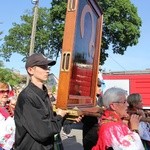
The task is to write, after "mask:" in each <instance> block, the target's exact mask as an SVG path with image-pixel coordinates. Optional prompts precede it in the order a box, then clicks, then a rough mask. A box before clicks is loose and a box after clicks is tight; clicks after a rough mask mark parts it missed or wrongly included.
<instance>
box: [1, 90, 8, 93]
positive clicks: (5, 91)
mask: <svg viewBox="0 0 150 150" xmlns="http://www.w3.org/2000/svg"><path fill="white" fill-rule="evenodd" d="M4 93H7V94H8V93H9V90H0V94H4Z"/></svg>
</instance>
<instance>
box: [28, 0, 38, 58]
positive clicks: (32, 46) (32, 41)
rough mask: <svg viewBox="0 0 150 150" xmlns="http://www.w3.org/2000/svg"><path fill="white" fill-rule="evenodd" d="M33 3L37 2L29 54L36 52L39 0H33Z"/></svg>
mask: <svg viewBox="0 0 150 150" xmlns="http://www.w3.org/2000/svg"><path fill="white" fill-rule="evenodd" d="M32 3H33V4H35V6H34V15H33V23H32V33H31V41H30V51H29V55H31V54H33V53H34V44H35V34H36V25H37V19H38V5H39V0H32Z"/></svg>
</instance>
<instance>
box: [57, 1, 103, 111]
mask: <svg viewBox="0 0 150 150" xmlns="http://www.w3.org/2000/svg"><path fill="white" fill-rule="evenodd" d="M102 23H103V15H102V11H101V9H100V7H99V6H98V4H97V2H96V1H95V0H68V5H67V12H66V20H65V30H64V38H63V47H62V56H61V66H60V75H59V84H58V92H57V103H56V107H57V108H62V109H68V108H74V107H80V108H82V107H83V108H84V107H86V108H87V107H92V106H94V105H95V103H96V88H97V79H98V67H99V58H100V45H101V35H102Z"/></svg>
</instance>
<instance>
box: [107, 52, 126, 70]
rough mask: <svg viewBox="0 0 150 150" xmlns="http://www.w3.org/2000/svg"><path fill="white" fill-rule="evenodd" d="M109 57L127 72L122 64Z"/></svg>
mask: <svg viewBox="0 0 150 150" xmlns="http://www.w3.org/2000/svg"><path fill="white" fill-rule="evenodd" d="M109 57H110V58H111V59H112V60H113V61H114V62H115V63H116V64H118V65H119V66H120V67H121V68H122V69H124V71H127V70H126V68H124V67H123V66H122V65H121V64H120V63H118V62H117V61H116V60H115V59H114V58H113V57H112V56H111V55H110V54H109Z"/></svg>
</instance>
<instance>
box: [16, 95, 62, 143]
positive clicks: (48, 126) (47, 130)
mask: <svg viewBox="0 0 150 150" xmlns="http://www.w3.org/2000/svg"><path fill="white" fill-rule="evenodd" d="M36 98H37V97H36V96H34V94H33V95H32V96H29V95H28V97H26V95H20V96H19V98H18V103H22V104H23V106H22V112H21V115H22V116H20V119H21V122H22V125H23V126H24V127H25V128H26V130H27V131H28V132H29V134H30V135H31V136H32V137H33V138H34V139H35V140H37V141H41V142H44V141H46V140H47V139H48V138H49V137H51V136H53V135H54V134H55V133H59V132H60V130H61V127H62V121H63V117H62V116H61V115H57V116H56V117H54V115H53V112H52V110H51V112H50V113H49V110H48V109H45V108H44V107H42V105H41V104H36V103H35V102H34V101H35V99H36ZM18 105H19V104H18Z"/></svg>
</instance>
